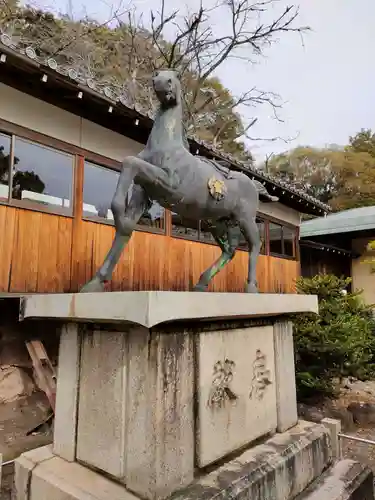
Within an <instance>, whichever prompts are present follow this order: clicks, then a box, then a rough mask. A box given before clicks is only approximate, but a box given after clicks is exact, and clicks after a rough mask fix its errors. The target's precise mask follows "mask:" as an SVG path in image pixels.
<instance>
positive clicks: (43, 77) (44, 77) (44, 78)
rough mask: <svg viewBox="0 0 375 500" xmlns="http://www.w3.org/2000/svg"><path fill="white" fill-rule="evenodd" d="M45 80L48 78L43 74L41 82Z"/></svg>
mask: <svg viewBox="0 0 375 500" xmlns="http://www.w3.org/2000/svg"><path fill="white" fill-rule="evenodd" d="M47 80H48V76H47V75H43V76H42V82H44V83H45V82H46V81H47Z"/></svg>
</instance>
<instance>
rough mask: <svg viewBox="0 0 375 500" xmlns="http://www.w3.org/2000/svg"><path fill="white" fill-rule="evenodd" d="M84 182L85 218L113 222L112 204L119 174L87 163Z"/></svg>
mask: <svg viewBox="0 0 375 500" xmlns="http://www.w3.org/2000/svg"><path fill="white" fill-rule="evenodd" d="M84 168H85V171H84V182H83V216H84V217H87V218H90V217H94V218H97V217H100V218H102V219H107V220H110V221H113V214H112V211H111V202H112V198H113V195H114V194H115V190H116V186H117V181H118V178H119V175H120V174H119V173H118V172H116V171H115V170H110V169H109V168H104V167H100V166H99V165H95V164H93V163H90V162H88V161H85V167H84Z"/></svg>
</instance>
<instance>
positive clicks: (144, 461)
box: [17, 292, 329, 500]
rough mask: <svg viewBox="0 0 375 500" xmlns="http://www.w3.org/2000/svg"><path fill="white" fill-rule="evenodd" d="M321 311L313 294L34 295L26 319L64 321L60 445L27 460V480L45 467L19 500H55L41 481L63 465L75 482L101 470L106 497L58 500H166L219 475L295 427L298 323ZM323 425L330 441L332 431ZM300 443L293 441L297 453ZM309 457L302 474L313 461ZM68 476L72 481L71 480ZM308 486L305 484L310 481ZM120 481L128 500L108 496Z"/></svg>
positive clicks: (22, 461) (23, 313) (26, 303)
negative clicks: (241, 455)
mask: <svg viewBox="0 0 375 500" xmlns="http://www.w3.org/2000/svg"><path fill="white" fill-rule="evenodd" d="M317 307H318V305H317V298H316V297H315V296H302V295H266V294H254V295H250V294H212V293H189V292H187V293H185V292H122V293H103V294H66V295H39V296H30V297H26V298H25V299H23V302H22V306H21V319H24V320H26V319H31V318H38V319H39V320H40V319H45V320H46V321H47V320H49V319H53V320H58V321H61V325H62V335H61V345H60V357H59V370H58V387H57V399H56V418H55V431H54V443H53V448H52V450H50V449H49V450H48V451H45V453H47V454H49V458H48V460H47V461H46V462H45V463H44V462H43V461H42V462H43V463H41V462H40V461H38V460H36V459H35V457H34V458H32V457H33V456H34V455H32V456H30V455H29V456H27V455H28V454H25V455H24V456H23V457H22V458H21V459H20V461H19V463H18V477H19V478H20V479H19V481H18V484H21V483H22V477H23V476H22V474H25V470H26V469H27V470H28V466H27V464H26V462H27V460H29V462H30V461H31V462H33V461H34V462H35V461H37V462H38V464H39V465H38V467H36V468H34V467H30V468H29V469H30V471H31V472H30V474H31V478H29V480H28V481H27V482H26V483H27V484H28V488H29V491H28V493H27V494H28V495H29V496H28V497H23V496H22V495H21V494H19V496H18V497H17V498H19V499H20V500H21V499H23V498H29V499H30V500H41V499H42V498H47V497H48V498H52V497H51V496H48V495H47V496H46V495H45V496H44V497H43V496H41V493H40V491H41V490H40V488H43V485H40V484H39V483H40V475H41V474H42V472H43V471H47V472H43V474H44V475H43V474H42V475H43V478H44V482H46V481H47V482H48V480H47V479H46V477H48V470H50V468H51V467H52V469H53V468H55V469H56V470H57V469H59V470H61V471H62V470H64V471H68V470H70V469H71V471H72V472H71V473H72V474H73V473H74V474H80V473H81V472H82V471H87V472H84V473H83V472H82V473H83V474H86V475H90V474H91V476H90V477H91V481H94V479H93V478H94V477H96V476H97V477H98V483H97V484H98V490H97V491H96V494H95V495H96V496H94V493H93V492H91V493H90V494H89V493H88V490H87V491H86V493H83V494H82V496H81V497H79V496H77V494H75V496H74V495H73V494H71V496H69V494H68V493H66V494H65V493H64V494H63V493H61V494H60V495H59V496H58V495H57V493H56V492H55V490H56V488H57V489H58V487H56V485H54V488H55V490H52V489H51V490H48V491H51V492H52V491H54V494H53V495H54V496H53V498H54V499H55V498H56V500H57V498H58V499H59V500H60V498H61V500H68V499H69V500H70V499H73V498H74V499H75V498H85V499H86V498H87V499H89V498H93V499H94V498H98V499H99V498H100V499H101V498H103V499H104V498H119V499H120V498H131V497H132V495H136V496H138V497H140V498H145V499H148V500H158V499H162V498H166V497H168V496H170V495H171V494H173V493H174V492H176V491H180V490H181V489H183V488H186V487H189V488H190V489H191V488H192V486H189V485H191V484H192V483H193V482H194V484H195V482H196V481H195V477H196V476H201V475H202V473H203V471H200V470H199V469H202V468H204V467H206V466H208V465H210V467H211V468H212V467H213V468H214V469H215V467H217V464H216V462H217V461H219V460H220V461H221V463H222V462H223V461H225V460H228V459H227V457H229V456H231V455H233V453H235V452H239V450H240V449H242V448H246V447H249V446H250V445H251V443H252V442H253V441H255V440H259V439H260V438H266V437H267V436H269V435H273V434H274V433H275V432H277V431H278V432H282V433H286V431H288V430H290V429H292V428H295V426H296V424H297V403H296V391H295V375H294V355H293V338H292V326H291V323H290V321H289V318H288V317H289V315H290V314H298V313H302V312H317ZM297 428H298V426H297V427H296V429H297ZM319 429H323V430H319V432H318V434H319V433H321V434H319V436H320V435H321V436H323V438H324V439H326V438H325V436H326V435H327V433H328V431H326V430H325V429H324V427H319ZM290 432H291V433H292V434H293V432H295V431H294V430H293V429H292V430H291V431H290ZM301 432H302V435H303V436H304V437H303V439H302V441H303V442H304V443H305V441H306V439H305V437H306V430H305V429H304V428H303V429H302V430H301V429H299V430H298V431H297V434H298V435H299V436H301ZM314 432H315V431H314ZM313 434H314V433H313ZM314 435H315V434H314ZM280 436H283V434H280ZM290 436H291V434H288V433H287V437H284V438H283V439H284V441H285V443H286V445H287V446H290V439H291V438H290ZM319 439H321V438H319ZM276 441H277V440H276ZM284 441H282V440H281V442H284ZM302 441H301V442H302ZM306 443H307V441H306ZM311 446H312V445H311ZM275 449H276V448H275ZM288 449H289V448H288ZM296 449H297V448H296ZM313 451H314V450H310V452H311V453H313ZM34 453H35V452H34ZM283 453H284V455H285V453H286V452H285V451H284V452H283ZM304 453H305V455H303V456H304V457H305V458H306V460H305V459H304V460H305V462H306V463H305V462H303V463H302V469H301V470H304V467H305V468H306V467H308V464H309V463H310V465H311V463H312V462H311V459H310V458H309V457H310V455H309V454H308V453H307V452H304ZM322 453H323V454H324V453H325V452H324V451H322ZM328 455H329V452H328V451H327V452H326V454H325V457H326V458H325V459H324V460H323V462H324V464H325V463H326V462H327V460H328V458H327V457H328ZM249 456H250V455H249ZM257 456H258V455H257ZM259 459H260V455H259ZM25 460H26V462H25ZM272 460H275V457H273V458H272ZM272 460H271V462H272ZM68 462H70V463H71V465H70V466H68ZM275 463H276V462H275ZM22 464H23V465H22ZM64 464H65V465H64ZM69 467H70V469H69ZM322 467H323V468H324V466H322ZM318 468H319V467H318ZM55 469H54V470H55ZM38 470H39V472H37V471H38ZM314 470H315V469H314ZM322 470H323V469H322ZM73 471H75V472H73ZM79 471H81V472H79ZM27 474H29V473H27ZM51 474H52V472H51ZM34 476H35V481H36V482H37V484H38V486H37V487H35V488H36V489H35V490H33V477H34ZM64 477H65V481H69V473H68V472H66V474H65V476H64ZM87 477H88V476H87ZM100 477H101V479H100V481H99V478H100ZM257 477H258V478H259V474H258V475H256V474H255V475H254V480H255V478H257ZM312 479H314V478H312ZM312 479H311V480H312ZM38 481H39V482H38ZM94 482H95V481H94ZM302 483H303V488H304V487H305V486H307V484H308V481H307V482H306V481H305V480H303V481H302V482H301V484H302ZM72 484H73V483H72ZM99 484H101V485H102V486H99ZM109 485H112V486H111V488H112V489H113V491H115V489H116V488H117V489H116V491H117V492H121V491H123V496H121V494H120V493H119V494H117V493H116V495H117V496H108V495H109V493H108V492H109V490H108V491H107V490H106V491H107V493H106V494H107V496H105V494H104V493H103V492H100V491H99V488H104V490H105V489H106V488H107V489H108V488H109ZM253 486H254V488H255V489H256V488H257V486H256V485H255V484H254V485H253ZM20 488H21V489H22V487H21V486H20ZM38 488H39V489H38ZM72 488H73V486H72ZM77 488H78V490H77V491H79V487H77ZM114 488H115V489H114ZM121 488H122V489H121ZM303 488H302V489H303ZM255 489H254V491H255ZM302 489H300V491H302ZM104 490H103V491H104ZM193 490H194V487H193ZM34 491H35V492H36V491H38V493H34ZM56 491H57V490H56ZM61 491H62V490H61ZM64 491H68V492H69V488H67V486H65V487H64ZM111 491H112V490H111ZM189 491H190V490H189ZM194 491H196V490H194ZM300 491H298V493H299V492H300ZM90 495H92V496H90ZM113 495H115V493H113ZM129 495H130V496H129ZM189 495H190V493H189ZM181 498H183V497H181ZM186 498H190V496H188V497H186ZM207 498H208V497H207ZM231 498H232V497H231ZM233 498H234V497H233ZM264 498H270V499H271V498H276V497H272V496H269V497H264ZM277 498H279V497H277ZM280 498H284V497H280ZM285 498H289V497H287V496H285ZM261 500H263V497H262V498H261Z"/></svg>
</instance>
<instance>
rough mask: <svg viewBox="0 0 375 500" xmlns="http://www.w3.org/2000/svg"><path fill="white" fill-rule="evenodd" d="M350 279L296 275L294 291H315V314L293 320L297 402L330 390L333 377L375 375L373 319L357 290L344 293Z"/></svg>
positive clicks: (327, 393)
mask: <svg viewBox="0 0 375 500" xmlns="http://www.w3.org/2000/svg"><path fill="white" fill-rule="evenodd" d="M350 281H351V280H350V278H347V279H340V278H337V277H336V276H333V275H318V276H315V277H313V278H311V279H310V278H309V279H307V278H300V279H299V280H298V282H297V290H298V292H299V293H303V294H314V295H317V296H318V300H319V314H318V315H315V314H305V315H301V316H298V317H297V318H296V319H295V320H294V341H295V356H296V377H297V392H298V397H299V399H300V400H303V399H308V398H314V397H322V396H329V395H333V394H334V384H333V382H334V380H335V379H337V378H342V377H346V376H354V377H357V378H359V379H366V378H369V377H373V376H374V375H375V336H374V332H375V321H374V319H373V317H372V312H371V309H370V308H369V307H368V306H366V305H365V304H364V302H363V300H362V298H361V294H360V293H343V290H346V288H347V287H348V285H349V284H350Z"/></svg>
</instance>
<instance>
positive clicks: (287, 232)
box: [283, 226, 296, 257]
mask: <svg viewBox="0 0 375 500" xmlns="http://www.w3.org/2000/svg"><path fill="white" fill-rule="evenodd" d="M295 241H296V231H295V229H292V228H291V227H287V226H284V227H283V242H284V252H283V254H284V255H287V256H288V257H295V256H296V255H295Z"/></svg>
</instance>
